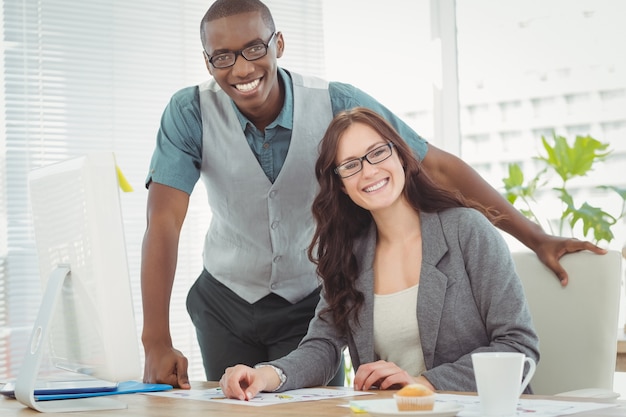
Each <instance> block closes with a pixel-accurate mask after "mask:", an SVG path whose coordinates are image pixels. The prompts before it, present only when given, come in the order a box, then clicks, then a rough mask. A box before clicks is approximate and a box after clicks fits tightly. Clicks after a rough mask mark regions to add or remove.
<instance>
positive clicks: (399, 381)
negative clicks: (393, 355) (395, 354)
mask: <svg viewBox="0 0 626 417" xmlns="http://www.w3.org/2000/svg"><path fill="white" fill-rule="evenodd" d="M415 383H420V384H423V385H425V386H427V387H428V388H430V389H431V390H433V391H434V390H435V387H433V386H432V384H431V383H430V382H429V381H428V380H427V379H426V378H424V377H423V376H419V377H413V376H411V375H409V374H408V372H406V371H405V370H404V369H402V368H400V367H399V366H398V365H396V364H395V363H393V362H387V361H382V360H380V361H377V362H370V363H365V364H363V365H361V366H359V369H357V371H356V374H355V375H354V389H356V390H358V391H367V390H369V389H371V388H379V389H390V388H396V387H403V386H405V385H408V384H415Z"/></svg>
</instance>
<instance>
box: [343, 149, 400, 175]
mask: <svg viewBox="0 0 626 417" xmlns="http://www.w3.org/2000/svg"><path fill="white" fill-rule="evenodd" d="M391 148H393V143H392V142H389V143H386V144H384V145H383V146H379V147H378V148H375V149H372V150H371V151H369V152H368V153H366V154H365V155H363V156H362V157H360V158H356V159H351V160H349V161H346V162H344V163H343V164H341V165H339V166H338V167H337V168H335V174H337V175H339V176H340V177H341V178H348V177H351V176H353V175H354V174H358V173H359V172H361V170H362V169H363V160H365V161H367V162H369V163H370V165H374V164H379V163H381V162H383V161H384V160H385V159H387V158H389V157H390V156H391V154H392V152H391Z"/></svg>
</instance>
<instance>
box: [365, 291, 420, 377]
mask: <svg viewBox="0 0 626 417" xmlns="http://www.w3.org/2000/svg"><path fill="white" fill-rule="evenodd" d="M418 288H419V284H418V285H415V286H413V287H410V288H407V289H406V290H402V291H399V292H396V293H393V294H385V295H379V294H374V352H375V353H376V355H378V357H380V359H382V360H385V361H388V362H393V363H395V364H396V365H398V366H399V367H400V368H402V369H404V370H405V371H407V372H408V373H409V375H412V376H419V375H421V373H422V372H424V371H425V370H426V367H425V365H424V353H423V352H422V344H421V342H420V336H419V326H418V323H417V290H418Z"/></svg>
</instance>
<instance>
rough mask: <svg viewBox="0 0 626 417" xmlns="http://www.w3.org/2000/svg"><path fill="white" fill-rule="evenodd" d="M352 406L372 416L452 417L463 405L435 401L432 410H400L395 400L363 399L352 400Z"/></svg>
mask: <svg viewBox="0 0 626 417" xmlns="http://www.w3.org/2000/svg"><path fill="white" fill-rule="evenodd" d="M350 408H352V409H353V410H358V411H359V412H367V413H368V414H369V415H371V416H375V417H377V416H381V417H385V416H407V417H452V416H456V415H457V414H458V413H459V412H460V411H461V410H462V409H463V406H462V405H460V404H457V403H453V402H435V406H434V407H433V409H432V410H425V411H398V407H397V406H396V401H395V400H363V401H350Z"/></svg>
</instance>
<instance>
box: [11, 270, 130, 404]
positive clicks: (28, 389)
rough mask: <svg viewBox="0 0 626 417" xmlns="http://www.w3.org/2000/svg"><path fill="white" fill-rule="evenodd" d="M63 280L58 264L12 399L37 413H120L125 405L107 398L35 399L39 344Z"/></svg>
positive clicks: (45, 335) (65, 273) (66, 276)
mask: <svg viewBox="0 0 626 417" xmlns="http://www.w3.org/2000/svg"><path fill="white" fill-rule="evenodd" d="M66 279H70V267H69V265H59V266H57V268H56V269H55V270H54V271H52V272H51V273H50V279H49V280H48V283H47V285H46V290H45V292H44V295H43V299H42V301H41V305H40V307H39V312H38V313H37V319H36V320H35V325H34V327H33V331H32V333H31V335H30V341H29V343H28V345H27V347H28V350H27V352H26V355H25V356H24V361H23V362H22V367H21V368H20V371H19V374H18V376H17V380H16V381H15V398H16V399H17V400H18V401H19V402H21V403H22V404H24V405H26V406H28V407H30V408H32V409H34V410H37V411H40V412H44V413H46V412H56V413H64V412H71V411H96V410H120V409H124V408H127V405H126V404H124V403H122V402H120V401H117V400H113V399H111V398H102V397H89V398H77V399H67V400H46V401H36V400H35V383H36V382H37V376H38V375H39V367H40V366H41V358H42V356H43V350H44V349H43V342H44V341H46V340H47V338H48V333H49V331H50V325H51V323H52V316H53V313H54V312H55V308H56V305H57V303H58V300H59V298H60V297H61V290H62V288H63V283H64V282H65V280H66Z"/></svg>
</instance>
